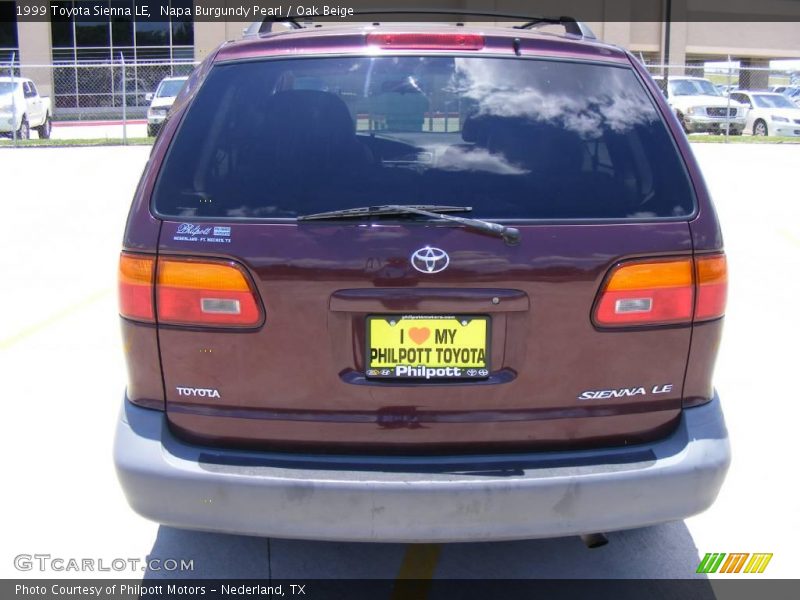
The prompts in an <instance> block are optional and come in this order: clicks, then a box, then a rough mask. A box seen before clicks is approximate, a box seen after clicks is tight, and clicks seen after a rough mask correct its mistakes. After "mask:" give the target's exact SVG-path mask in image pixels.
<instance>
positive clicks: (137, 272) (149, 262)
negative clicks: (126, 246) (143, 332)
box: [118, 252, 155, 323]
mask: <svg viewBox="0 0 800 600" xmlns="http://www.w3.org/2000/svg"><path fill="white" fill-rule="evenodd" d="M154 271H155V258H154V257H152V256H145V255H142V254H128V253H127V252H123V253H122V254H121V255H120V257H119V277H118V280H119V314H120V315H121V316H123V317H125V318H126V319H133V320H136V321H148V322H151V323H152V322H153V321H154V318H155V316H154V312H153V276H154Z"/></svg>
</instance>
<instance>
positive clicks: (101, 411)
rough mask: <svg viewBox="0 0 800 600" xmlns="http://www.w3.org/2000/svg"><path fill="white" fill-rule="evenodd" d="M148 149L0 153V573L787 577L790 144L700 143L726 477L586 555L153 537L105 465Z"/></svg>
mask: <svg viewBox="0 0 800 600" xmlns="http://www.w3.org/2000/svg"><path fill="white" fill-rule="evenodd" d="M149 150H150V149H149V148H148V147H112V148H69V149H59V148H37V149H34V148H26V149H16V150H15V149H0V189H2V192H1V193H0V197H2V199H3V208H4V214H5V217H4V219H3V235H2V236H1V237H0V239H2V252H0V265H1V269H2V271H1V272H2V275H3V286H2V287H3V293H2V294H0V311H2V314H3V319H2V320H0V365H2V378H1V379H0V381H2V390H3V398H4V399H5V410H4V414H3V418H2V419H1V420H0V428H1V430H2V435H0V452H2V455H3V456H5V457H6V460H5V461H4V471H5V473H4V475H5V477H4V484H3V489H4V493H3V495H2V502H1V504H2V514H3V527H2V531H3V533H2V535H0V576H2V577H6V578H15V577H61V576H68V577H86V576H89V577H96V576H99V577H120V576H126V577H142V576H145V577H147V578H159V577H163V576H166V575H184V576H192V577H220V578H235V577H247V578H262V577H273V578H286V579H293V578H328V577H331V578H362V577H381V578H394V577H398V576H407V575H411V576H414V577H418V578H426V577H442V578H444V577H448V578H454V577H459V578H473V577H480V578H528V577H563V578H588V577H591V578H606V577H608V578H683V577H693V576H696V575H695V569H696V567H697V565H698V563H699V561H700V558H702V556H703V555H704V554H705V553H706V552H726V553H729V552H751V553H754V552H770V553H773V554H774V557H773V559H772V561H771V563H770V564H769V567H768V569H767V570H766V571H765V573H764V574H763V575H761V576H760V577H775V578H778V577H781V578H789V577H796V575H797V564H798V563H799V562H800V549H799V548H798V546H797V544H796V539H797V536H798V534H800V510H799V509H800V502H798V496H797V492H796V484H795V482H796V479H797V466H796V462H795V455H796V439H797V430H798V422H800V408H798V406H799V405H800V403H798V401H797V399H796V398H795V396H794V394H795V393H796V392H795V386H796V385H797V373H798V357H800V352H798V349H797V342H796V338H797V336H798V335H799V334H800V327H798V324H800V317H798V301H797V298H798V297H800V283H799V282H798V281H799V280H800V278H798V275H799V274H800V203H799V202H798V201H797V200H798V194H797V182H796V177H795V175H794V174H795V173H796V172H797V169H798V166H800V146H782V145H770V144H765V145H758V146H755V145H746V144H736V145H730V146H727V145H722V144H701V145H695V152H696V154H697V155H698V157H699V159H700V161H701V164H702V166H703V169H704V173H705V176H706V178H707V181H708V182H709V184H710V187H711V190H712V193H713V195H714V197H715V200H716V204H717V208H718V211H719V213H720V218H721V222H722V225H723V228H724V234H725V241H726V246H727V252H728V257H729V263H730V281H731V283H730V293H729V298H730V299H729V305H728V311H727V315H728V316H727V323H726V330H725V337H724V340H723V346H722V350H721V353H720V357H719V362H718V366H717V372H716V385H717V387H718V389H719V392H720V396H721V398H722V401H723V406H724V409H725V413H726V417H727V421H728V427H729V430H730V436H731V440H732V446H733V452H734V458H733V464H732V467H731V470H730V472H729V474H728V478H727V481H726V483H725V485H724V487H723V489H722V492H721V494H720V496H719V498H718V500H717V502H716V504H715V505H714V506H713V507H712V508H711V509H710V510H709V511H707V512H706V513H704V514H701V515H698V516H696V517H693V518H690V519H688V520H686V521H685V522H678V523H671V524H667V525H662V526H658V527H651V528H647V529H641V530H634V531H627V532H619V533H612V534H610V535H609V538H610V543H609V544H608V545H607V546H604V547H602V548H599V549H595V550H588V549H586V548H585V547H584V546H583V544H582V543H581V542H580V540H579V539H577V538H565V539H553V540H532V541H519V542H504V543H482V544H454V545H443V546H406V545H396V544H350V543H321V542H308V541H291V540H278V539H260V538H250V537H241V536H229V535H217V534H208V533H196V532H189V531H181V530H176V529H172V528H169V527H159V526H158V525H156V524H154V523H151V522H148V521H146V520H144V519H142V518H140V517H138V516H137V515H135V514H134V513H133V512H132V511H131V510H130V509H129V508H128V505H127V503H126V502H125V499H124V497H123V495H122V492H121V490H120V488H119V486H118V484H117V481H116V476H115V473H114V469H113V465H112V461H111V444H112V437H113V433H114V427H115V423H116V418H117V412H118V410H119V407H120V402H121V399H122V393H123V386H124V382H125V379H126V375H125V367H124V363H123V357H122V349H121V342H120V336H119V328H118V317H117V309H116V295H115V284H116V280H115V278H116V265H117V258H118V253H119V247H120V242H121V237H122V230H123V226H124V221H125V217H126V215H127V211H128V206H129V202H130V198H131V196H132V193H133V190H134V187H135V185H136V182H137V179H138V176H139V174H140V172H141V170H142V167H143V166H144V164H145V161H146V160H147V155H148V153H149ZM20 554H49V555H51V557H61V558H65V559H68V558H78V559H84V558H88V559H94V560H95V561H100V560H103V561H105V564H106V565H108V564H111V562H112V560H113V559H119V558H121V559H124V560H128V559H131V558H138V559H144V558H146V557H148V556H149V557H150V558H160V559H163V560H165V559H170V558H171V559H178V560H180V559H187V560H188V559H191V560H193V561H194V562H193V564H194V571H192V572H190V573H183V574H180V573H165V572H164V571H157V570H155V569H148V570H146V571H142V569H141V567H138V568H137V569H135V570H125V571H122V572H115V571H105V572H97V571H95V572H92V573H86V572H59V571H54V570H52V569H50V570H44V571H41V570H40V569H39V568H38V566H37V565H34V567H33V569H32V570H30V571H20V570H18V569H17V568H16V567H15V557H16V556H18V555H20ZM96 564H97V563H96ZM738 577H742V576H741V575H739V576H738Z"/></svg>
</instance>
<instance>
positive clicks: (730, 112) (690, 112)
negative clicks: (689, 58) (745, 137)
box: [653, 76, 747, 135]
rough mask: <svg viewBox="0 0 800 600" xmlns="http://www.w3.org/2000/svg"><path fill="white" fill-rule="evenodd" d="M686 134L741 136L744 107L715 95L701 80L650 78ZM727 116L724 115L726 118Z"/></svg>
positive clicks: (685, 77) (709, 83)
mask: <svg viewBox="0 0 800 600" xmlns="http://www.w3.org/2000/svg"><path fill="white" fill-rule="evenodd" d="M653 79H655V81H656V84H657V85H658V87H659V88H660V89H661V91H662V92H664V95H665V96H666V97H667V102H668V103H669V105H670V107H672V110H674V111H675V116H677V117H678V121H680V122H681V125H682V126H683V130H684V131H685V132H686V133H703V132H708V133H713V134H724V133H726V131H727V132H729V133H730V134H731V135H741V134H742V130H743V129H744V124H745V120H746V118H747V107H746V106H745V105H744V104H740V103H739V102H736V101H735V100H731V99H730V98H728V97H727V96H723V95H722V94H720V93H719V91H718V90H717V88H715V87H714V84H713V83H711V81H709V80H708V79H705V78H703V77H687V76H678V77H670V78H669V84H667V81H665V80H664V78H663V77H654V78H653ZM726 114H727V116H726Z"/></svg>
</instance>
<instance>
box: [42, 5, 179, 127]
mask: <svg viewBox="0 0 800 600" xmlns="http://www.w3.org/2000/svg"><path fill="white" fill-rule="evenodd" d="M50 4H54V5H60V6H63V7H64V8H71V7H74V6H76V5H78V6H82V7H87V8H89V9H90V10H89V12H90V15H93V14H94V12H95V11H94V10H93V9H94V7H95V6H102V7H108V8H110V9H112V10H111V11H110V14H111V16H109V17H105V18H101V17H97V16H84V17H81V16H78V17H60V18H53V19H51V30H52V39H53V62H54V63H55V64H56V65H57V66H56V68H55V70H54V76H53V79H54V81H53V84H54V94H53V96H54V100H55V108H56V111H57V112H60V113H61V114H60V116H61V117H68V116H69V114H70V113H75V114H76V115H78V116H81V117H85V116H87V115H89V116H91V117H97V118H102V117H103V116H105V115H109V116H116V115H115V113H116V112H119V108H120V107H121V106H122V104H123V94H124V100H125V101H126V104H127V107H129V108H130V109H131V110H130V111H129V114H130V115H131V116H138V114H139V113H142V114H144V110H145V109H146V107H147V105H148V104H149V103H148V102H147V100H146V99H145V96H146V95H147V94H148V93H150V92H154V91H155V89H156V87H157V86H158V84H159V82H160V81H161V80H162V79H163V78H164V77H169V76H171V75H184V74H187V73H188V72H190V71H191V69H192V65H191V64H186V63H190V62H191V61H193V60H194V23H193V21H192V19H191V18H188V19H187V18H185V17H182V18H174V19H171V18H168V17H161V16H160V12H161V11H160V6H162V5H163V6H167V5H171V6H173V7H181V8H184V7H191V6H192V4H193V2H192V0H152V1H151V2H149V3H148V6H149V7H150V15H151V16H150V18H149V19H148V18H144V17H137V16H136V14H135V10H134V8H135V5H134V0H54V1H52V2H50ZM125 8H127V9H129V10H128V11H127V12H128V13H129V14H124V13H125V12H126V11H124V10H120V9H125ZM63 13H67V11H62V14H63ZM122 59H124V61H125V63H126V67H125V69H124V78H123V68H122V67H121V65H120V63H121V61H122ZM175 61H182V62H178V63H176V62H175ZM123 89H124V92H123Z"/></svg>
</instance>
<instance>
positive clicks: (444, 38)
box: [367, 33, 485, 50]
mask: <svg viewBox="0 0 800 600" xmlns="http://www.w3.org/2000/svg"><path fill="white" fill-rule="evenodd" d="M484 44H485V40H484V37H483V36H482V35H478V34H474V33H369V34H367V45H369V46H378V47H379V48H387V49H401V50H480V49H481V48H483V46H484Z"/></svg>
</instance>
